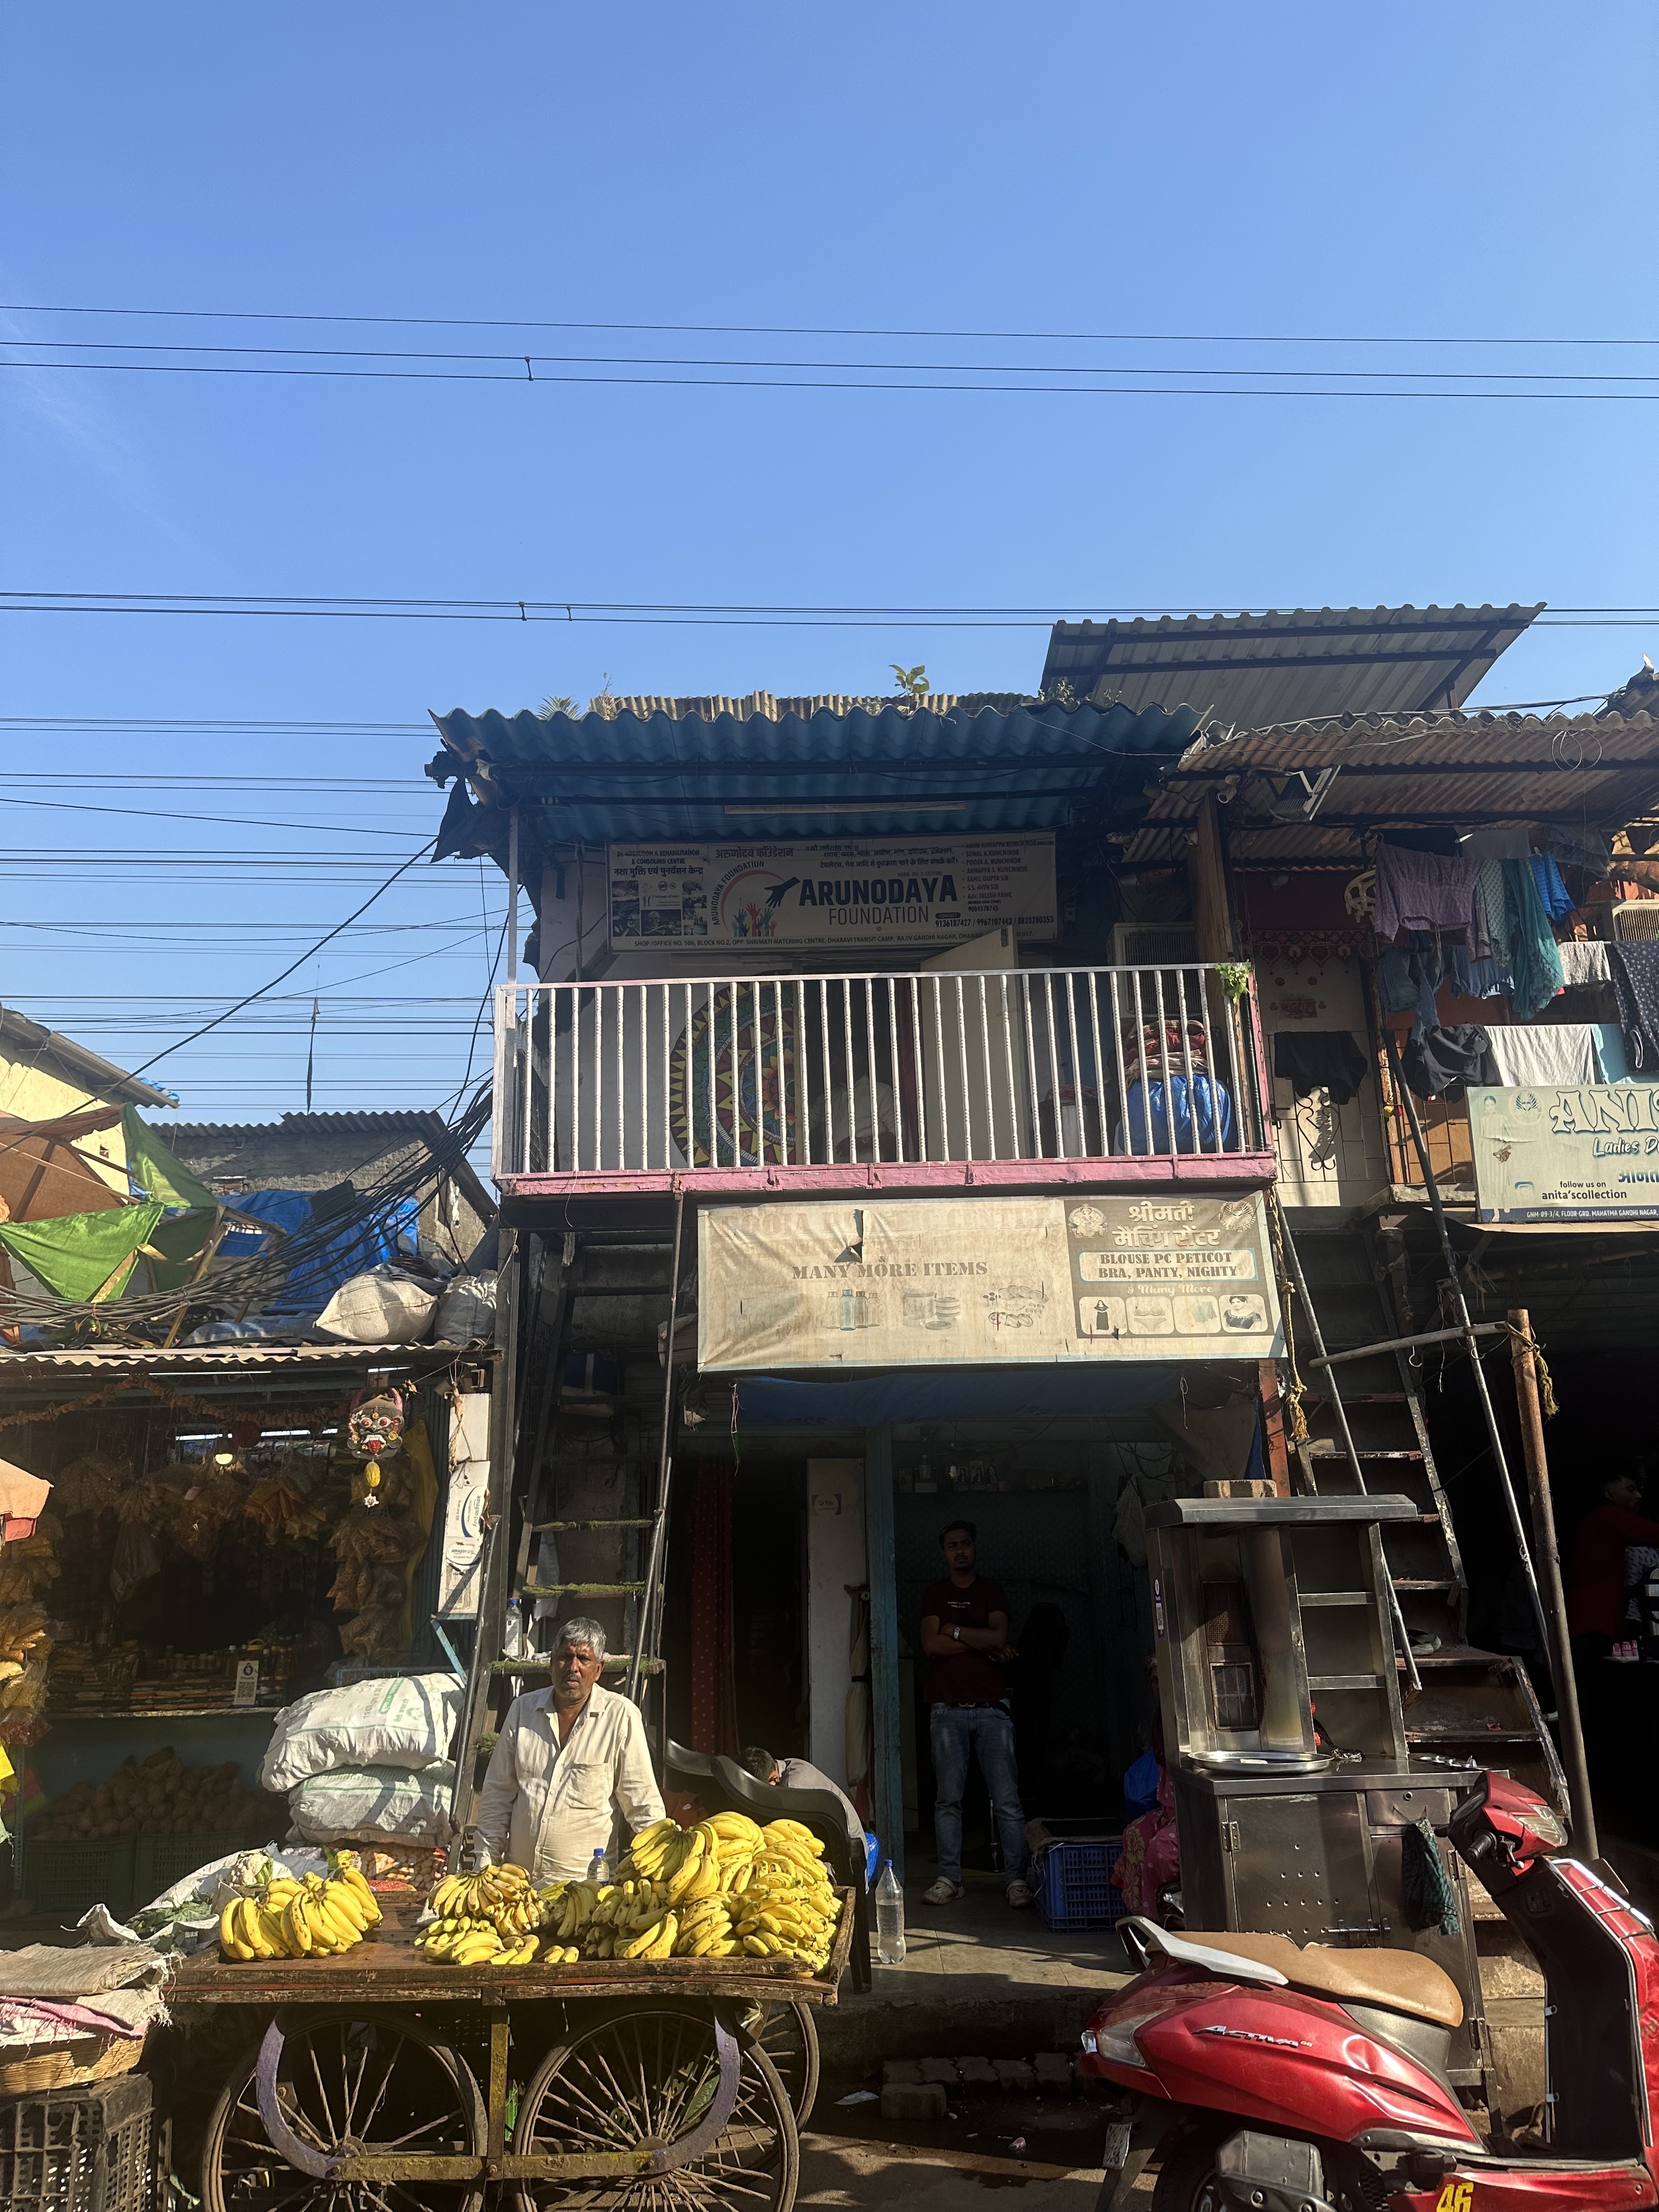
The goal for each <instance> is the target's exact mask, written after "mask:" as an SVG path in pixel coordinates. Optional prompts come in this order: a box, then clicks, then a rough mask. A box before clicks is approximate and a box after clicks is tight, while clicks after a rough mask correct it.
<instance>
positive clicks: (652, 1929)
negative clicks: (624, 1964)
mask: <svg viewBox="0 0 1659 2212" xmlns="http://www.w3.org/2000/svg"><path fill="white" fill-rule="evenodd" d="M664 1925H665V1922H664V1921H661V1920H653V1922H652V1923H651V1925H650V1926H649V1927H648V1928H647V1929H646V1931H645V1933H644V1935H643V1936H635V1938H634V1940H633V1942H631V1943H629V1944H626V1945H624V1947H623V1953H622V1955H623V1958H624V1959H642V1958H643V1957H644V1956H645V1954H646V1953H647V1951H648V1950H649V1949H650V1948H651V1946H652V1945H653V1943H654V1942H656V1940H657V1937H658V1936H659V1933H660V1932H661V1930H662V1929H663V1927H664Z"/></svg>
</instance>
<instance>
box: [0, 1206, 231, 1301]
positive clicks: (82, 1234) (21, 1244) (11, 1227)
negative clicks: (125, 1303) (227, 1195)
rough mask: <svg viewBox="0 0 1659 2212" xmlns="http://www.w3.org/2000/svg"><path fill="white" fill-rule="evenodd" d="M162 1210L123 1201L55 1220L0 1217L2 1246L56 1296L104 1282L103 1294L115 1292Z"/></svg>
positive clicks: (84, 1293)
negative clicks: (102, 1210)
mask: <svg viewBox="0 0 1659 2212" xmlns="http://www.w3.org/2000/svg"><path fill="white" fill-rule="evenodd" d="M164 1211H165V1209H164V1208H163V1207H162V1206H160V1205H151V1206H118V1207H117V1208H116V1209H115V1211H114V1212H108V1213H65V1214H63V1215H60V1216H59V1218H58V1219H57V1220H56V1221H0V1246H3V1248H4V1249H6V1250H7V1251H8V1252H9V1253H10V1254H11V1255H13V1257H14V1258H15V1259H18V1260H21V1262H22V1263H23V1265H24V1267H27V1269H28V1271H29V1273H31V1274H32V1275H34V1276H37V1277H38V1278H39V1279H40V1281H41V1282H43V1283H44V1284H45V1285H46V1288H47V1289H48V1290H51V1291H57V1293H58V1297H60V1298H69V1299H71V1300H72V1301H74V1302H75V1303H76V1304H81V1303H83V1302H84V1301H85V1300H87V1299H88V1298H91V1297H95V1296H96V1295H97V1293H98V1292H99V1291H101V1290H103V1288H104V1285H106V1283H109V1284H110V1287H109V1290H108V1291H106V1296H107V1297H119V1295H120V1293H121V1291H122V1290H123V1289H124V1288H125V1285H126V1279H127V1277H128V1276H129V1275H130V1274H131V1273H132V1267H133V1262H134V1261H136V1260H137V1256H138V1248H139V1246H140V1245H141V1244H147V1243H149V1242H150V1240H151V1238H152V1237H153V1236H154V1234H155V1229H156V1225H157V1224H158V1223H159V1222H160V1220H161V1216H162V1213H163V1212H164ZM209 1218H210V1219H211V1216H210V1217H209ZM197 1241H198V1243H199V1241H200V1239H199V1237H198V1239H197ZM124 1262H125V1265H124V1264H123V1263H124ZM111 1277H113V1278H114V1280H113V1282H111Z"/></svg>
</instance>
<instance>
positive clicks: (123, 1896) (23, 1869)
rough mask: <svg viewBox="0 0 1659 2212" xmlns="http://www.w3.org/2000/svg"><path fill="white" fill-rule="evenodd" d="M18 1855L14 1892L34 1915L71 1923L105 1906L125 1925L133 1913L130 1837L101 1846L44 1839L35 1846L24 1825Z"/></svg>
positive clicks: (131, 1846) (27, 1827)
mask: <svg viewBox="0 0 1659 2212" xmlns="http://www.w3.org/2000/svg"><path fill="white" fill-rule="evenodd" d="M18 1851H19V1856H18V1862H17V1887H18V1888H19V1889H20V1890H21V1893H22V1894H23V1895H24V1896H25V1897H27V1899H28V1901H29V1903H30V1904H31V1905H33V1907H34V1909H35V1911H37V1912H50V1913H52V1914H55V1915H56V1917H58V1919H59V1920H63V1921H71V1920H78V1919H79V1918H80V1917H81V1915H82V1913H83V1912H88V1911H90V1910H91V1909H92V1907H93V1906H94V1905H108V1907H109V1909H110V1911H112V1913H113V1914H114V1915H115V1917H116V1918H117V1919H118V1920H125V1918H126V1917H127V1915H128V1914H129V1913H130V1912H131V1911H132V1909H133V1905H132V1862H133V1838H131V1836H111V1837H108V1838H106V1839H105V1840H104V1841H102V1842H100V1843H85V1842H82V1841H81V1840H79V1839H78V1838H77V1839H76V1840H75V1841H73V1842H68V1841H58V1840H55V1839H53V1838H42V1839H41V1840H40V1842H38V1843H37V1842H35V1841H33V1839H32V1838H31V1837H30V1834H29V1823H27V1821H26V1822H25V1823H24V1825H23V1827H22V1830H21V1833H20V1835H19V1838H18Z"/></svg>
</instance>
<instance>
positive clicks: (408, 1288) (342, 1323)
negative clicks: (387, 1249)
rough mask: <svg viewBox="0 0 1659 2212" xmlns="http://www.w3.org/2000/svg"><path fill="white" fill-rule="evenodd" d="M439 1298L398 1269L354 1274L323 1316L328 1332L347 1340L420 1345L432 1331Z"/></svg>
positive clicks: (319, 1321)
mask: <svg viewBox="0 0 1659 2212" xmlns="http://www.w3.org/2000/svg"><path fill="white" fill-rule="evenodd" d="M437 1309H438V1301H437V1297H436V1296H435V1293H434V1292H433V1291H423V1290H422V1288H421V1286H420V1285H419V1284H418V1283H411V1282H410V1279H409V1278H408V1276H407V1275H400V1274H398V1272H397V1271H396V1269H395V1268H391V1267H385V1268H382V1267H372V1268H370V1269H369V1270H368V1273H365V1274H362V1275H354V1276H352V1278H351V1279H350V1280H349V1282H345V1283H342V1284H341V1285H340V1287H339V1289H338V1290H337V1291H335V1293H334V1295H333V1297H331V1299H330V1300H329V1302H328V1304H326V1305H325V1307H324V1308H323V1310H322V1311H321V1313H319V1315H318V1316H317V1326H318V1328H319V1329H320V1330H321V1331H322V1333H323V1334H324V1335H325V1336H334V1337H338V1338H340V1339H341V1340H343V1342H345V1343H347V1344H419V1343H420V1342H421V1340H422V1339H423V1338H424V1337H426V1336H428V1334H430V1333H431V1328H432V1316H433V1315H434V1314H435V1312H436V1311H437Z"/></svg>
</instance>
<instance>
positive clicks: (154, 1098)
mask: <svg viewBox="0 0 1659 2212" xmlns="http://www.w3.org/2000/svg"><path fill="white" fill-rule="evenodd" d="M0 1040H3V1042H5V1043H6V1044H8V1045H11V1046H15V1048H17V1050H18V1051H20V1052H22V1053H27V1055H28V1057H29V1060H30V1063H31V1065H33V1066H45V1067H47V1068H50V1069H51V1070H52V1071H53V1073H57V1074H58V1075H61V1076H62V1078H63V1079H64V1081H65V1082H66V1083H69V1084H72V1085H77V1086H78V1087H79V1088H80V1089H81V1090H82V1091H85V1092H86V1093H87V1094H88V1097H93V1098H118V1099H120V1100H122V1101H123V1102H124V1103H125V1104H127V1105H129V1106H165V1107H169V1108H170V1107H174V1106H176V1105H177V1104H178V1103H179V1101H178V1098H177V1097H176V1096H175V1095H174V1093H173V1092H172V1091H158V1090H157V1089H156V1088H155V1085H154V1084H153V1083H146V1082H144V1081H143V1079H142V1078H140V1077H138V1076H137V1075H128V1074H127V1073H125V1071H124V1070H123V1069H121V1068H118V1067H117V1066H115V1065H114V1064H113V1062H112V1061H110V1060H104V1059H102V1058H101V1057H100V1055H99V1054H97V1053H95V1052H88V1050H87V1048H86V1047H85V1045H83V1044H76V1042H75V1040H74V1038H73V1037H66V1036H59V1034H58V1031H57V1030H47V1029H42V1028H41V1026H40V1023H39V1022H32V1021H31V1020H30V1019H29V1018H28V1016H27V1014H20V1013H18V1012H15V1009H14V1008H12V1007H10V1006H0Z"/></svg>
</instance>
